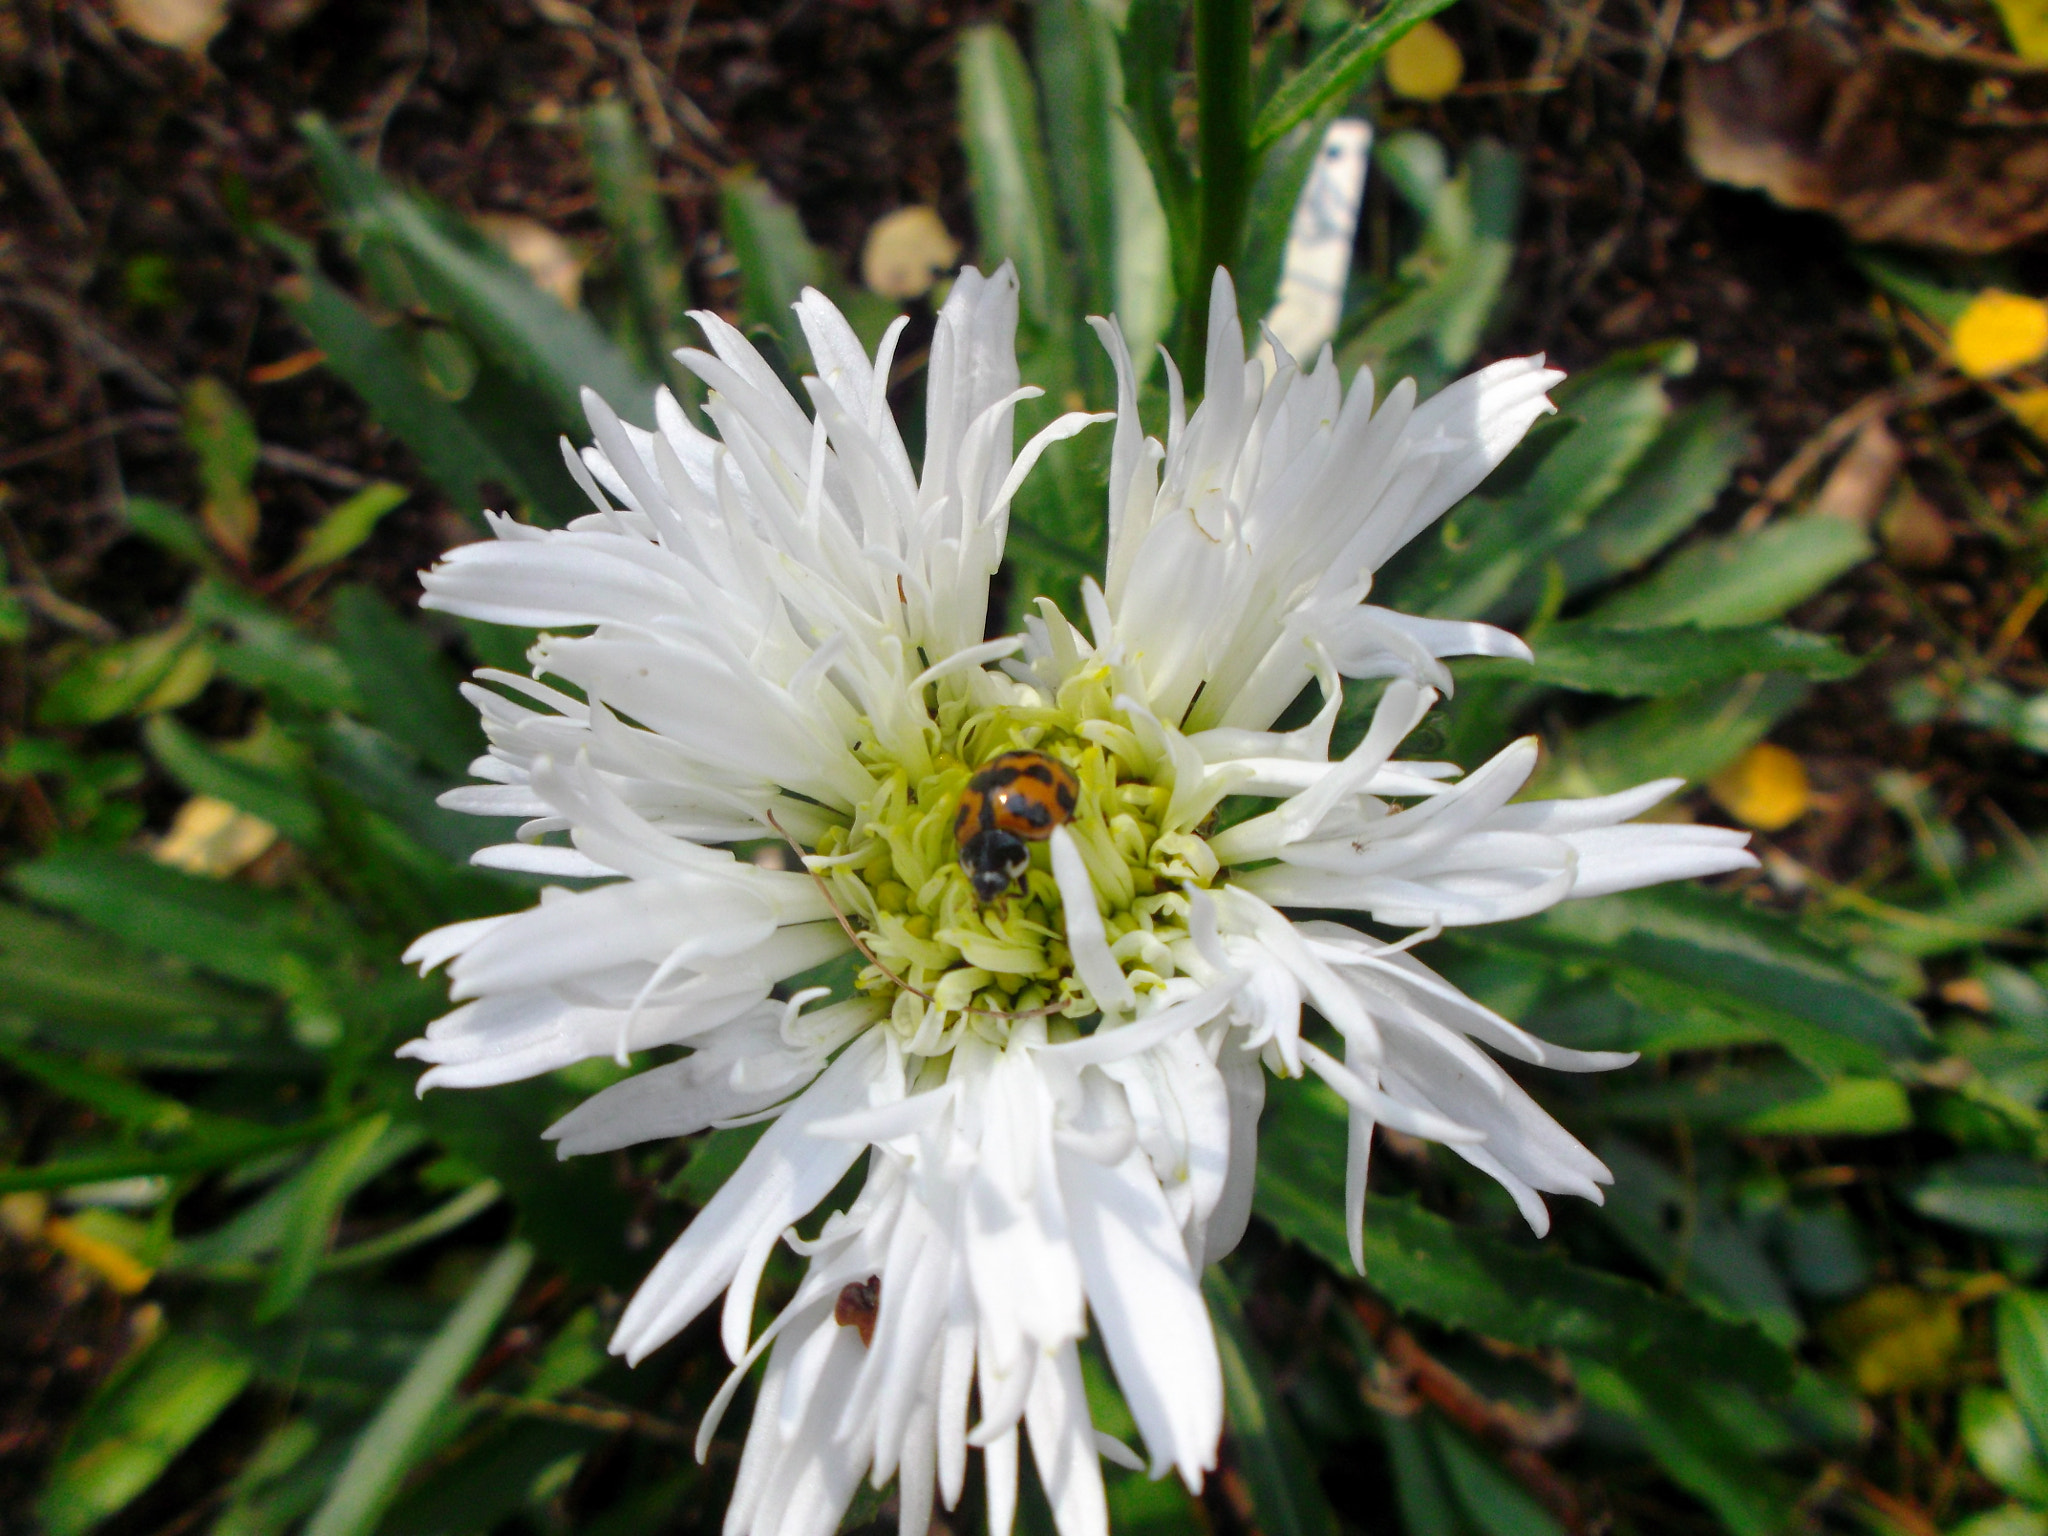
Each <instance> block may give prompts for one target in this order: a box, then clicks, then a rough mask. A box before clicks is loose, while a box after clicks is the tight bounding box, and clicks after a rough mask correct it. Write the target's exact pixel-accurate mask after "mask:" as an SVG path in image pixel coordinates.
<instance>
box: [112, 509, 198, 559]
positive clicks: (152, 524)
mask: <svg viewBox="0 0 2048 1536" xmlns="http://www.w3.org/2000/svg"><path fill="white" fill-rule="evenodd" d="M121 515H122V516H123V517H124V518H126V519H127V520H128V526H129V527H130V528H132V529H134V530H135V532H137V533H138V534H140V535H142V537H143V538H145V539H147V540H149V542H150V543H152V544H154V545H155V546H156V547H157V548H158V549H161V550H163V551H164V552H165V553H166V554H171V555H175V556H177V557H178V558H179V559H180V560H184V561H188V562H190V563H191V564H193V565H196V566H199V567H201V568H202V569H208V570H210V569H212V568H213V567H214V566H215V565H216V564H217V562H216V560H215V558H214V552H213V546H212V545H211V544H209V543H207V542H206V535H205V534H204V533H202V532H200V529H199V525H198V524H197V523H195V522H193V521H192V519H191V518H190V517H189V516H187V515H186V513H185V511H184V509H183V508H180V507H174V506H172V505H171V503H169V502H168V501H159V500H157V498H156V497H154V496H130V497H129V498H128V499H127V500H126V501H124V502H123V503H122V504H121Z"/></svg>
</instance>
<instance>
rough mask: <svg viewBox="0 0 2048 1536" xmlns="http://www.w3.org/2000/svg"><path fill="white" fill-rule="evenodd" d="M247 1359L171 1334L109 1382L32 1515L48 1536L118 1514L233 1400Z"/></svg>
mask: <svg viewBox="0 0 2048 1536" xmlns="http://www.w3.org/2000/svg"><path fill="white" fill-rule="evenodd" d="M249 1374H250V1366H249V1362H248V1360H247V1359H246V1358H245V1357H244V1356H242V1355H241V1354H239V1353H237V1352H236V1351H234V1350H232V1349H230V1348H228V1347H227V1346H225V1345H223V1344H220V1343H218V1342H216V1341H214V1340H211V1339H206V1338H196V1337H191V1336H188V1335H184V1334H172V1335H170V1336H169V1337H167V1338H165V1339H163V1340H161V1341H160V1342H158V1343H157V1344H156V1345H155V1346H153V1347H152V1348H151V1349H150V1350H149V1352H148V1354H147V1355H145V1356H144V1357H143V1358H142V1359H141V1360H140V1361H139V1362H137V1363H136V1364H135V1365H133V1366H132V1367H131V1368H129V1369H127V1370H124V1371H122V1372H121V1373H120V1374H118V1375H117V1376H115V1377H113V1378H112V1379H111V1380H109V1381H108V1382H107V1383H106V1385H105V1386H103V1387H102V1388H101V1389H100V1391H99V1393H98V1394H97V1395H95V1397H94V1398H93V1400H92V1402H91V1403H90V1404H88V1405H87V1407H86V1411H85V1415H84V1417H82V1418H81V1419H80V1420H79V1422H78V1427H77V1428H76V1429H74V1430H73V1431H72V1434H71V1438H70V1441H69V1443H67V1444H66V1446H65V1448H64V1453H63V1455H62V1456H61V1457H60V1458H59V1460H58V1462H57V1466H56V1468H55V1470H54V1471H53V1472H52V1473H51V1475H50V1480H49V1483H48V1484H47V1486H45V1488H44V1490H43V1493H42V1496H41V1497H40V1498H39V1499H37V1501H36V1513H37V1515H38V1516H39V1517H40V1518H41V1520H42V1523H43V1529H44V1530H45V1531H46V1532H48V1533H49V1536H81V1533H83V1532H85V1531H89V1530H91V1529H92V1528H93V1527H94V1526H96V1525H98V1524H100V1523H101V1522H102V1521H104V1520H106V1519H107V1518H109V1517H110V1516H112V1515H115V1514H118V1513H119V1512H120V1511H121V1510H123V1509H125V1508H126V1507H127V1506H128V1504H129V1503H130V1502H131V1501H132V1500H133V1499H134V1498H135V1497H136V1495H137V1494H139V1493H141V1492H142V1491H143V1490H144V1489H145V1488H147V1487H149V1485H150V1484H151V1483H153V1482H155V1481H156V1480H157V1478H158V1477H159V1476H161V1475H162V1473H163V1470H164V1468H166V1467H168V1466H169V1465H170V1464H171V1462H172V1460H173V1459H174V1458H175V1457H176V1456H177V1454H178V1453H179V1452H180V1451H182V1450H184V1449H185V1447H186V1446H188V1445H190V1444H191V1443H192V1442H193V1441H194V1440H196V1439H198V1438H199V1436H200V1435H201V1433H203V1432H204V1431H205V1429H206V1427H207V1426H208V1425H209V1424H211V1423H212V1422H213V1421H214V1420H215V1419H217V1418H219V1417H220V1415H221V1413H222V1412H223V1411H224V1410H225V1409H226V1408H227V1406H228V1404H229V1403H231V1402H233V1401H234V1400H235V1399H236V1398H237V1397H239V1396H240V1395H241V1392H242V1388H243V1387H244V1386H246V1385H247V1384H248V1381H249Z"/></svg>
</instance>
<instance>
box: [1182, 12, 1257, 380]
mask: <svg viewBox="0 0 2048 1536" xmlns="http://www.w3.org/2000/svg"><path fill="white" fill-rule="evenodd" d="M1195 88H1196V100H1197V102H1198V104H1199V107H1198V110H1199V113H1200V117H1199V130H1200V131H1199V140H1198V150H1199V153H1200V157H1201V173H1202V181H1201V222H1200V224H1199V226H1198V231H1199V232H1198V235H1197V239H1196V251H1195V270H1194V272H1193V274H1192V279H1193V280H1192V282H1191V283H1190V286H1189V291H1188V296H1187V298H1188V302H1187V306H1186V309H1185V310H1184V312H1183V313H1184V314H1185V316H1186V331H1185V333H1184V336H1183V340H1182V345H1181V357H1182V359H1183V361H1184V363H1185V364H1186V366H1187V368H1188V373H1189V375H1190V380H1189V382H1190V384H1191V385H1198V384H1199V382H1200V377H1201V370H1202V365H1203V362H1204V360H1205V343H1206V342H1207V340H1208V335H1209V283H1210V280H1211V279H1212V278H1213V277H1214V276H1215V275H1216V269H1217V268H1218V267H1229V268H1232V269H1235V268H1236V266H1237V262H1238V257H1239V255H1240V254H1241V248H1242V246H1243V243H1244V212H1245V202H1246V199H1247V197H1248V196H1249V193H1250V189H1251V131H1252V10H1251V0H1195Z"/></svg>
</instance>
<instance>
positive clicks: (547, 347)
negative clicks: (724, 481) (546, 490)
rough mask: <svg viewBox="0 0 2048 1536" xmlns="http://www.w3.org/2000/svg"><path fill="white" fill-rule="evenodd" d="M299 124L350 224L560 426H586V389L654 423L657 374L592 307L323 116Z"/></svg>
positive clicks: (630, 416) (629, 415)
mask: <svg viewBox="0 0 2048 1536" xmlns="http://www.w3.org/2000/svg"><path fill="white" fill-rule="evenodd" d="M298 127H299V132H300V135H301V137H303V138H304V140H305V142H306V147H307V149H308V150H309V151H310V152H311V154H312V158H313V163H314V166H315V167H316V168H317V169H318V171H319V172H320V175H321V178H322V180H323V182H325V184H326V186H327V188H328V192H329V196H330V198H331V199H332V200H333V207H334V211H335V213H336V215H337V216H338V217H339V219H340V220H341V222H342V223H343V225H344V227H345V228H346V229H347V230H348V231H349V232H350V233H351V234H353V235H354V236H356V237H357V238H358V239H361V240H363V241H365V242H367V243H371V244H377V245H382V246H383V247H385V249H386V250H387V251H388V252H389V253H390V254H391V255H392V256H395V257H396V258H397V259H398V260H400V261H401V262H403V264H404V268H405V271H406V273H407V275H408V276H409V277H410V278H411V279H412V281H413V283H414V284H416V285H417V287H418V290H419V293H420V295H421V296H422V297H423V298H424V299H425V300H426V302H427V304H428V306H429V307H430V308H432V309H434V310H435V311H437V312H439V313H441V314H444V315H446V316H447V317H448V318H449V319H450V320H451V321H453V322H454V324H455V326H456V327H457V329H459V330H460V331H461V333H462V334H463V335H464V336H465V337H466V338H468V339H469V340H470V341H472V342H473V343H475V345H476V346H477V347H478V348H479V349H481V350H482V351H484V352H487V353H489V354H490V355H491V356H492V357H493V358H494V359H495V360H496V361H497V362H498V363H499V364H500V365H501V366H503V367H504V368H505V369H506V370H507V371H508V372H509V373H510V374H511V376H512V377H513V378H515V379H517V380H518V381H519V382H520V383H522V384H524V385H525V386H527V387H529V388H531V389H533V390H534V391H536V392H537V393H538V394H539V395H540V396H541V397H542V398H543V399H545V400H546V401H547V402H548V405H549V408H550V410H551V411H552V413H553V415H554V419H555V423H556V425H557V426H558V428H559V429H560V430H562V431H564V432H569V433H581V432H582V431H584V430H586V428H585V426H584V420H583V402H582V397H581V392H582V391H583V390H584V389H586V388H588V389H592V390H595V391H596V392H597V393H598V394H599V395H600V396H602V397H603V398H604V400H605V401H606V403H607V404H609V405H610V406H611V407H612V409H613V410H615V411H617V412H618V413H619V414H620V415H621V416H623V417H625V418H626V419H627V420H628V421H631V422H633V423H634V424H635V425H636V426H641V427H651V426H653V425H654V384H653V382H652V381H651V380H650V379H648V378H647V377H646V376H645V375H644V374H642V373H641V372H640V371H639V370H638V369H637V368H635V367H634V366H633V365H632V363H631V362H630V361H628V359H627V358H626V356H625V355H624V354H623V353H622V352H620V351H619V349H618V348H617V347H615V346H614V345H613V344H612V343H611V341H610V340H609V339H608V338H607V337H606V336H605V334H604V332H603V331H601V330H599V329H598V326H597V323H596V322H595V321H594V320H592V319H591V318H590V316H589V315H588V314H585V313H584V312H583V311H581V310H571V309H566V308H564V307H563V305H562V304H561V302H560V301H559V300H557V299H556V298H555V297H554V296H553V295H551V294H547V293H543V292H542V291H541V290H540V289H539V288H537V287H535V286H534V283H533V280H532V279H531V278H529V277H528V276H527V275H526V273H525V272H523V271H522V270H521V269H520V268H519V267H518V265H517V264H516V263H514V262H513V261H512V259H511V258H510V257H508V256H506V255H505V254H504V253H503V252H502V251H500V250H499V249H498V248H497V247H496V246H494V245H493V244H492V243H491V242H490V241H489V240H487V239H486V238H485V237H484V236H482V235H481V234H479V233H477V232H476V231H474V230H472V229H470V228H468V227H467V226H466V225H464V224H463V223H462V222H461V221H460V220H459V219H457V218H455V217H454V216H453V215H452V214H450V213H448V212H447V211H446V210H444V209H441V208H437V207H435V206H433V205H432V204H430V203H428V202H427V201H426V200H425V199H423V198H420V197H417V196H415V195H412V194H409V193H406V192H403V191H400V190H399V188H398V187H396V186H395V185H393V184H392V183H390V182H388V181H386V180H385V179H384V178H383V177H382V176H381V175H380V174H379V173H378V172H377V171H376V170H375V169H373V168H372V167H370V166H368V165H366V164H364V163H363V162H362V161H360V160H358V159H356V158H355V156H354V154H353V153H352V152H351V151H350V150H349V149H348V148H347V146H346V145H344V144H343V143H342V141H341V139H340V137H339V136H338V135H337V134H336V133H335V132H334V130H333V129H332V128H331V127H329V126H328V124H327V123H326V122H325V121H323V120H322V119H321V118H320V117H318V116H317V115H315V114H310V113H309V114H307V115H305V116H302V117H301V118H300V119H299V122H298Z"/></svg>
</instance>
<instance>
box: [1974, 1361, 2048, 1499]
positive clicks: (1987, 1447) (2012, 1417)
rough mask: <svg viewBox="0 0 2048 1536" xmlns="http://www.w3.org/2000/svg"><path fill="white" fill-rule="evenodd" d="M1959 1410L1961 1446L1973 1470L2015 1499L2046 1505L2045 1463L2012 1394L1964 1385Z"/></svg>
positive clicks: (2047, 1470)
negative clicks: (1972, 1464) (1971, 1463)
mask: <svg viewBox="0 0 2048 1536" xmlns="http://www.w3.org/2000/svg"><path fill="white" fill-rule="evenodd" d="M1959 1409H1960V1411H1959V1414H1958V1417H1959V1419H1960V1420H1961V1425H1960V1427H1961V1429H1962V1435H1963V1445H1964V1447H1965V1448H1966V1449H1967V1450H1968V1451H1969V1453H1970V1460H1972V1461H1973V1462H1975V1463H1976V1464H1977V1470H1978V1471H1979V1472H1982V1473H1983V1474H1984V1475H1985V1476H1986V1477H1988V1478H1990V1479H1991V1481H1992V1482H1994V1483H1996V1484H1997V1485H1998V1486H1999V1487H2000V1488H2003V1489H2004V1490H2005V1491H2006V1492H2007V1493H2009V1494H2012V1495H2013V1496H2014V1497H2016V1498H2021V1499H2025V1500H2027V1501H2028V1502H2029V1503H2030V1504H2041V1505H2048V1463H2044V1462H2043V1460H2042V1457H2041V1449H2040V1447H2039V1445H2037V1444H2036V1443H2035V1440H2034V1437H2033V1435H2032V1434H2031V1433H2030V1432H2029V1430H2028V1428H2027V1421H2026V1419H2025V1418H2024V1417H2023V1416H2022V1415H2021V1413H2020V1409H2019V1404H2018V1403H2017V1402H2015V1401H2014V1399H2013V1395H2012V1394H2011V1393H2010V1392H2001V1391H1999V1390H1997V1389H1996V1388H1995V1387H1975V1386H1973V1387H1965V1388H1964V1389H1963V1396H1962V1401H1961V1403H1960V1404H1959Z"/></svg>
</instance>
